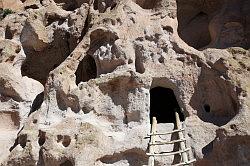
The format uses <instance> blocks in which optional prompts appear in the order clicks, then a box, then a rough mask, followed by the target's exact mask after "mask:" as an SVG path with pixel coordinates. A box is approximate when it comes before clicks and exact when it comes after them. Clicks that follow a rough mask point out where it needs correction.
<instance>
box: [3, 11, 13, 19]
mask: <svg viewBox="0 0 250 166" xmlns="http://www.w3.org/2000/svg"><path fill="white" fill-rule="evenodd" d="M12 13H14V12H13V11H12V10H11V9H0V19H4V18H5V17H6V16H7V15H9V14H12Z"/></svg>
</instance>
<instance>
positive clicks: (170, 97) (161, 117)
mask: <svg viewBox="0 0 250 166" xmlns="http://www.w3.org/2000/svg"><path fill="white" fill-rule="evenodd" d="M175 112H178V113H179V116H180V120H181V121H184V115H183V113H182V112H181V109H180V106H179V104H178V102H177V100H176V98H175V94H174V91H173V90H172V89H169V88H163V87H155V88H152V89H151V90H150V123H151V122H152V118H153V117H156V119H157V123H175Z"/></svg>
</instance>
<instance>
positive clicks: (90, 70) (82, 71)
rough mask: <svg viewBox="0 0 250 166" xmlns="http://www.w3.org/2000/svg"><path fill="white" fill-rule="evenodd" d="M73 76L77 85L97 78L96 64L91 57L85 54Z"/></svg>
mask: <svg viewBox="0 0 250 166" xmlns="http://www.w3.org/2000/svg"><path fill="white" fill-rule="evenodd" d="M75 75H76V84H77V85H78V84H79V83H80V82H87V81H89V80H90V79H94V78H96V77H97V69H96V63H95V60H94V58H93V57H92V56H91V55H89V54H87V55H86V56H85V57H84V58H83V60H82V61H81V62H80V63H79V65H78V68H77V70H76V73H75Z"/></svg>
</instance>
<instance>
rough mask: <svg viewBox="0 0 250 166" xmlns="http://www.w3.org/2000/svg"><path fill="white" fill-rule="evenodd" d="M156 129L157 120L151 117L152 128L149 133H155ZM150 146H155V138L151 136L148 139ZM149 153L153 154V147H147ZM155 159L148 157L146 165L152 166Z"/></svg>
mask: <svg viewBox="0 0 250 166" xmlns="http://www.w3.org/2000/svg"><path fill="white" fill-rule="evenodd" d="M156 127H157V120H156V117H153V119H152V127H151V133H153V134H154V133H156ZM150 144H155V136H154V135H152V136H151V139H150ZM149 153H151V154H154V153H155V147H154V146H150V145H149ZM154 163H155V158H154V156H150V157H149V159H148V165H149V166H154Z"/></svg>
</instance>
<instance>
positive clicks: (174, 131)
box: [148, 129, 185, 136]
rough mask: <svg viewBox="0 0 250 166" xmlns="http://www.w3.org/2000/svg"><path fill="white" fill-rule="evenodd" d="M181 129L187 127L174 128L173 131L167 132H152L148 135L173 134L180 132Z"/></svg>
mask: <svg viewBox="0 0 250 166" xmlns="http://www.w3.org/2000/svg"><path fill="white" fill-rule="evenodd" d="M180 131H185V129H179V130H173V131H170V132H166V133H150V134H148V136H152V135H167V134H172V133H176V132H180Z"/></svg>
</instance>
